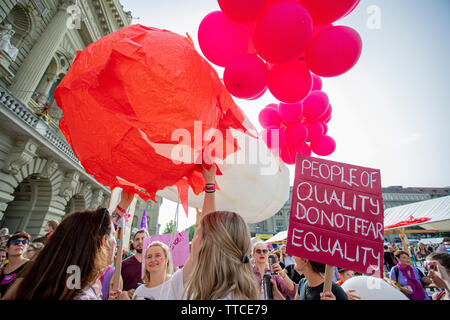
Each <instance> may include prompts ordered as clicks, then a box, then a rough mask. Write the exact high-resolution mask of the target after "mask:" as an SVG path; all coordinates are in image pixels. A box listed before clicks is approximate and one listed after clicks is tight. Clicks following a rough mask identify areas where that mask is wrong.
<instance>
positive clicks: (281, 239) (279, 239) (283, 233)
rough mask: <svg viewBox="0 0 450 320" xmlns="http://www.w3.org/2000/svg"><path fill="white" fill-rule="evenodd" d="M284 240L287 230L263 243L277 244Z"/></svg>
mask: <svg viewBox="0 0 450 320" xmlns="http://www.w3.org/2000/svg"><path fill="white" fill-rule="evenodd" d="M286 239H287V230H286V231H281V232H278V233H277V234H276V235H274V236H273V237H272V238H270V239H267V240H266V241H264V243H271V242H278V241H283V240H286Z"/></svg>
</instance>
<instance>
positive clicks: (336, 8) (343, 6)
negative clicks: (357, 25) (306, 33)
mask: <svg viewBox="0 0 450 320" xmlns="http://www.w3.org/2000/svg"><path fill="white" fill-rule="evenodd" d="M299 2H300V3H301V4H302V5H304V6H305V7H306V8H307V9H308V10H309V12H310V13H311V16H312V18H313V22H314V25H325V24H329V23H332V22H334V21H336V20H339V19H340V18H342V17H344V16H345V15H346V14H347V13H348V12H349V11H351V10H353V9H354V8H355V7H356V5H358V3H359V0H299Z"/></svg>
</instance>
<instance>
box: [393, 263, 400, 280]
mask: <svg viewBox="0 0 450 320" xmlns="http://www.w3.org/2000/svg"><path fill="white" fill-rule="evenodd" d="M394 270H395V281H397V282H398V274H399V272H400V271H399V270H398V267H397V266H395V267H394Z"/></svg>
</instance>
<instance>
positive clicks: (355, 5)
mask: <svg viewBox="0 0 450 320" xmlns="http://www.w3.org/2000/svg"><path fill="white" fill-rule="evenodd" d="M359 2H360V0H357V1H356V2H355V4H354V5H353V7H352V8H351V9H350V10H349V11H348V12H347V13H346V14H344V16H343V17H342V18H345V17H346V16H348V15H349V14H350V13H352V11H353V10H355V9H356V7H357V6H358V4H359Z"/></svg>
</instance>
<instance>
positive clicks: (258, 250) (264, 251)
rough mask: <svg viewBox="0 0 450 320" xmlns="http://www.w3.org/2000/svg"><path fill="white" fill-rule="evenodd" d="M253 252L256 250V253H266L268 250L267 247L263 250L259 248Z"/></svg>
mask: <svg viewBox="0 0 450 320" xmlns="http://www.w3.org/2000/svg"><path fill="white" fill-rule="evenodd" d="M255 252H256V253H257V254H261V253H264V254H266V253H267V252H269V251H268V250H267V249H263V250H261V249H256V250H255Z"/></svg>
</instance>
